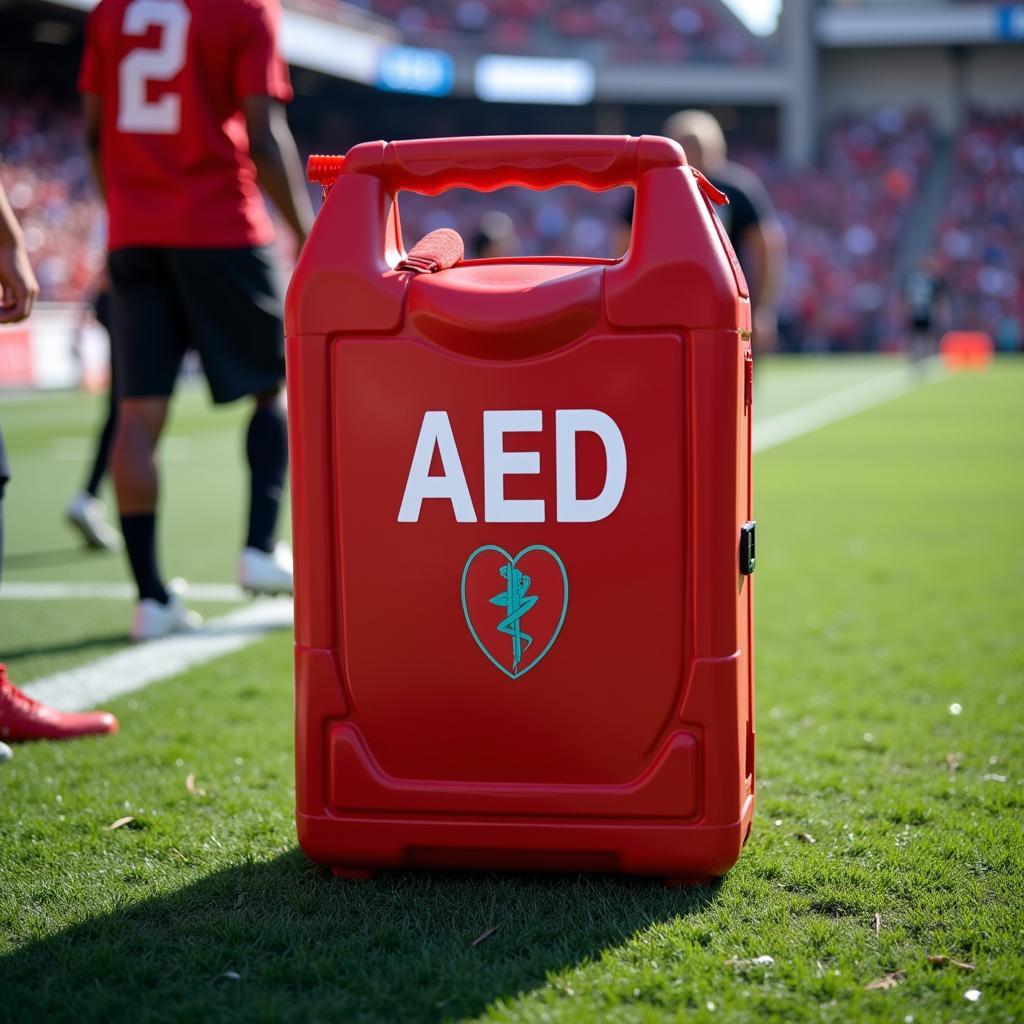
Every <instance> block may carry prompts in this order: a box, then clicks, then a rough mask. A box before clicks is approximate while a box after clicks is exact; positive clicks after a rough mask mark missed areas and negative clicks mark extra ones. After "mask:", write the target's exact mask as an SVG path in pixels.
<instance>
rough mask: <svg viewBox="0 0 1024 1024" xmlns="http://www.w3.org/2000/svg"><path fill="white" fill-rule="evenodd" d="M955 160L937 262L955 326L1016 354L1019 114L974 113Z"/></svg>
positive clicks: (1021, 194)
mask: <svg viewBox="0 0 1024 1024" xmlns="http://www.w3.org/2000/svg"><path fill="white" fill-rule="evenodd" d="M955 161H956V162H955V166H954V173H953V185H952V188H951V190H950V198H949V203H948V206H947V210H946V216H945V217H944V218H943V220H942V223H941V224H940V226H939V237H938V251H939V254H938V259H939V265H940V268H941V271H942V273H943V274H944V275H945V277H946V278H947V280H948V281H949V283H950V287H951V289H952V293H953V302H954V309H955V311H956V317H957V326H960V327H964V328H966V329H981V330H984V331H987V332H988V333H989V334H991V335H992V337H993V338H994V339H995V341H996V343H997V345H998V346H999V348H1000V349H1001V350H1002V351H1013V350H1016V349H1019V348H1020V347H1021V333H1022V327H1024V281H1022V268H1024V235H1022V233H1021V225H1022V224H1024V115H1022V114H1020V113H1014V114H999V115H987V114H983V113H981V112H979V111H975V112H973V113H972V114H971V116H970V119H969V121H968V124H967V128H966V130H965V131H964V132H963V133H962V134H961V135H960V137H959V139H958V140H957V143H956V149H955Z"/></svg>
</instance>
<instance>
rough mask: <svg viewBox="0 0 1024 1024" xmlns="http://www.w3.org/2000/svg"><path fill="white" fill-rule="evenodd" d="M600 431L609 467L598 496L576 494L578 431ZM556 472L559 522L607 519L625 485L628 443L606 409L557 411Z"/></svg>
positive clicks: (593, 521) (592, 432)
mask: <svg viewBox="0 0 1024 1024" xmlns="http://www.w3.org/2000/svg"><path fill="white" fill-rule="evenodd" d="M584 432H586V433H591V434H597V436H598V437H599V438H600V439H601V443H602V444H603V445H604V452H605V459H606V461H607V464H608V469H607V472H606V474H605V479H604V487H603V488H602V490H601V493H600V494H599V495H598V496H597V497H596V498H578V497H577V496H576V435H577V434H581V433H584ZM555 472H556V479H557V494H558V511H557V516H558V522H560V523H596V522H597V521H598V520H599V519H607V518H608V516H610V515H611V514H612V513H613V512H614V511H615V509H616V508H618V506H619V502H620V501H621V500H622V492H623V491H624V490H625V489H626V444H625V442H624V441H623V439H622V432H621V431H620V430H619V428H618V427H617V426H616V424H615V421H614V420H613V419H612V418H611V416H609V415H607V413H603V412H599V411H598V410H597V409H559V410H557V411H556V412H555Z"/></svg>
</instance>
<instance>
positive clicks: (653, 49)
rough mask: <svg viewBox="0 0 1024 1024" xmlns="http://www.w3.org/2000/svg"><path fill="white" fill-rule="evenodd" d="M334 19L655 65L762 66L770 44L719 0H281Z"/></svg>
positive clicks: (486, 46) (428, 37) (456, 43)
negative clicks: (356, 18)
mask: <svg viewBox="0 0 1024 1024" xmlns="http://www.w3.org/2000/svg"><path fill="white" fill-rule="evenodd" d="M285 2H286V3H287V4H288V6H291V7H297V8H300V9H304V10H312V11H315V12H317V13H319V14H325V13H328V12H329V11H330V9H331V4H332V2H333V3H334V8H335V10H336V11H337V12H338V16H340V17H346V18H347V17H349V16H350V12H351V9H352V7H353V6H354V7H357V8H361V9H362V10H364V11H366V12H368V13H370V14H374V15H377V16H379V17H381V18H383V19H385V20H386V21H387V22H388V23H389V24H391V25H394V26H396V27H397V28H398V30H399V32H400V33H402V35H403V36H404V37H405V38H406V40H407V41H408V42H409V43H412V44H415V45H419V46H430V45H437V46H442V47H448V48H460V49H463V50H465V49H467V48H469V49H474V50H477V51H482V50H487V51H488V52H494V53H535V54H540V55H550V56H570V55H573V54H585V55H588V56H590V57H592V58H594V59H598V60H601V59H612V60H618V61H623V62H636V63H648V62H650V61H652V60H653V61H660V62H663V63H679V62H682V61H688V62H691V63H693V62H707V61H727V62H729V63H732V64H737V63H740V64H757V63H763V62H764V61H765V60H766V59H767V58H768V55H769V53H770V46H771V44H770V43H769V42H767V41H766V40H764V39H761V38H758V37H757V36H754V35H753V34H752V33H751V32H750V31H749V29H747V28H746V26H744V25H743V23H742V22H741V21H740V20H739V19H738V18H736V16H735V15H734V14H733V13H732V12H731V11H730V10H728V8H726V7H725V5H724V4H723V3H721V0H597V2H596V3H595V2H593V0H486V2H484V0H349V2H342V0H285Z"/></svg>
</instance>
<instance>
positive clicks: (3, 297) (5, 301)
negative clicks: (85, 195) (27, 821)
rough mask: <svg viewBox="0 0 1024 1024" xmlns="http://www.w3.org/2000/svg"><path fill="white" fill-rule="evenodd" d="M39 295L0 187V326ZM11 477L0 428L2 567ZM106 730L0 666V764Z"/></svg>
mask: <svg viewBox="0 0 1024 1024" xmlns="http://www.w3.org/2000/svg"><path fill="white" fill-rule="evenodd" d="M38 294H39V285H38V284H37V283H36V278H35V274H33V273H32V267H31V266H30V265H29V262H28V253H27V252H26V251H25V241H24V238H23V237H22V234H21V228H20V227H18V222H17V221H16V220H15V219H14V213H13V211H12V210H11V207H10V204H9V203H8V202H7V196H6V194H5V193H4V189H3V185H0V324H13V323H18V322H19V321H21V320H24V319H25V318H26V317H27V316H28V315H29V313H31V312H32V305H33V303H34V302H35V300H36V296H37V295H38ZM9 479H10V471H9V469H8V467H7V455H6V452H5V451H4V436H3V433H2V432H0V569H2V568H3V555H4V518H3V517H4V507H3V497H4V489H5V487H6V486H7V482H8V480H9ZM110 732H117V719H116V718H114V716H113V715H111V714H109V713H108V712H106V711H90V712H87V713H85V714H69V713H66V712H63V711H57V710H56V708H50V707H47V706H46V705H45V704H40V703H39V701H35V700H32V698H31V697H29V696H28V695H27V694H24V693H22V692H21V691H20V690H19V689H17V688H16V687H15V686H14V684H13V683H11V681H10V679H8V677H7V666H6V665H2V664H0V762H2V761H8V760H10V758H11V748H10V747H8V746H7V744H6V742H4V741H5V740H43V739H49V740H59V739H71V738H73V737H75V736H87V735H89V734H92V733H110Z"/></svg>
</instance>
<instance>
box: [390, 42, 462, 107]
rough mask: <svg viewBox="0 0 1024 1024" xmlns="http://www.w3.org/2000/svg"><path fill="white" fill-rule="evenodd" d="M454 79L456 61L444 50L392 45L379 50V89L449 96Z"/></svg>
mask: <svg viewBox="0 0 1024 1024" xmlns="http://www.w3.org/2000/svg"><path fill="white" fill-rule="evenodd" d="M454 82H455V61H453V60H452V57H451V54H449V53H445V52H444V51H443V50H423V49H420V48H419V47H417V46H389V47H387V49H384V50H381V52H380V62H379V63H378V65H377V88H378V89H384V90H385V91H387V92H414V93H419V94H420V95H422V96H447V95H448V93H450V92H451V91H452V86H453V84H454Z"/></svg>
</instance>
